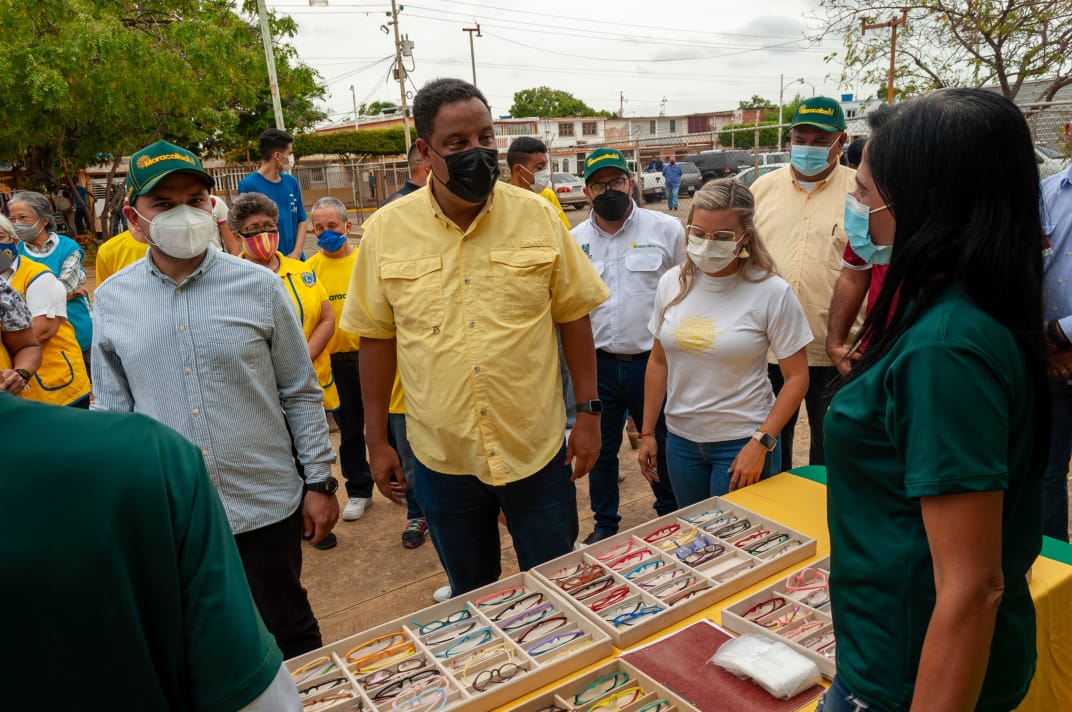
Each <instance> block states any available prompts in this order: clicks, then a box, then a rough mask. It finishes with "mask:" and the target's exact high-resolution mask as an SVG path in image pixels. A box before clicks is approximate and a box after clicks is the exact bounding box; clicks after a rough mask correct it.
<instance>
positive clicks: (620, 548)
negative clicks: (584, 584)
mask: <svg viewBox="0 0 1072 712" xmlns="http://www.w3.org/2000/svg"><path fill="white" fill-rule="evenodd" d="M636 546H637V544H636V542H634V541H633V540H632V539H629V540H628V541H624V542H622V543H621V544H618V545H617V546H614V547H612V548H610V549H608V550H607V551H604V552H603V553H602V554H595V555H594V556H595V558H596V561H602V562H603V563H606V562H608V561H610V560H611V559H616V558H618V557H619V556H621V555H622V554H628V553H629V552H631V551H632V550H633V549H635V548H636Z"/></svg>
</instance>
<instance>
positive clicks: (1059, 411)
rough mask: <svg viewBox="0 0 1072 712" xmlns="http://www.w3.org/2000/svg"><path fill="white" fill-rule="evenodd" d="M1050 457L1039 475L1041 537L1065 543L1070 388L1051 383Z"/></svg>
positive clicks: (1071, 440) (1071, 450) (1071, 448)
mask: <svg viewBox="0 0 1072 712" xmlns="http://www.w3.org/2000/svg"><path fill="white" fill-rule="evenodd" d="M1050 395H1051V398H1052V404H1053V410H1052V414H1051V420H1050V454H1049V457H1048V458H1047V462H1046V469H1045V471H1044V472H1043V475H1042V533H1043V534H1045V535H1046V536H1052V537H1053V538H1054V539H1060V540H1061V541H1068V460H1069V457H1070V456H1072V386H1069V385H1068V384H1067V383H1051V384H1050Z"/></svg>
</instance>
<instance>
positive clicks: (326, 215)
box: [305, 197, 372, 522]
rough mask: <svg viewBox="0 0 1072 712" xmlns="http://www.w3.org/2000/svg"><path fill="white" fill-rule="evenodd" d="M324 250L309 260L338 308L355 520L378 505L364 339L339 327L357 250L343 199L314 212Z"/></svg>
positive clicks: (340, 420)
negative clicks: (365, 396) (368, 434)
mask: <svg viewBox="0 0 1072 712" xmlns="http://www.w3.org/2000/svg"><path fill="white" fill-rule="evenodd" d="M309 215H310V220H311V221H312V223H313V232H314V233H316V235H317V239H316V244H317V247H319V248H320V250H319V251H318V252H317V253H316V254H314V255H313V256H312V257H310V258H309V259H308V260H306V261H305V264H306V266H307V267H309V268H310V269H312V270H313V272H315V273H316V276H317V278H318V279H319V280H320V283H321V284H322V285H324V287H325V288H326V289H327V292H328V301H330V302H331V307H332V309H333V310H334V311H335V334H334V335H333V336H332V337H331V342H330V343H329V344H328V352H329V353H330V354H331V372H332V374H334V376H335V388H336V390H337V391H338V393H339V408H338V410H336V411H335V413H334V415H335V424H336V425H338V426H339V467H340V469H341V470H342V476H343V477H344V478H345V480H346V497H347V502H346V506H345V507H344V508H343V510H342V518H343V519H344V520H346V521H349V522H352V521H355V520H358V519H360V518H361V517H362V516H363V515H364V514H365V509H366V508H367V507H368V506H369V505H371V504H372V473H371V472H370V471H369V465H368V459H367V458H366V457H365V411H364V409H363V408H362V406H361V383H360V380H359V378H358V372H357V363H358V347H359V345H360V344H359V341H360V340H359V339H358V337H357V335H356V334H351V333H349V332H347V331H343V330H342V329H340V328H339V319H340V317H341V316H342V309H343V305H344V304H345V303H346V290H347V288H348V287H349V286H350V277H351V275H352V274H353V271H354V260H355V259H357V249H356V248H354V247H353V246H352V245H351V244H350V243H349V242H348V241H347V239H346V236H347V234H349V232H350V228H351V223H350V220H349V218H348V217H347V215H346V206H345V205H343V204H342V201H340V200H338V199H337V198H331V197H326V198H321V199H320V200H318V201H316V202H315V203H313V208H312V211H311V212H310V213H309Z"/></svg>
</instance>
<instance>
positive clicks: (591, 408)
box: [577, 400, 603, 413]
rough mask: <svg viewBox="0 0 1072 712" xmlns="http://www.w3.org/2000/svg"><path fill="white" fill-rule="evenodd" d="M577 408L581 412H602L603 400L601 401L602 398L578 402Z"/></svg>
mask: <svg viewBox="0 0 1072 712" xmlns="http://www.w3.org/2000/svg"><path fill="white" fill-rule="evenodd" d="M577 410H578V411H579V412H581V413H602V412H603V401H601V400H590V401H588V402H586V403H578V404H577Z"/></svg>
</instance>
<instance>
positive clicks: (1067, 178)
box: [1057, 164, 1072, 190]
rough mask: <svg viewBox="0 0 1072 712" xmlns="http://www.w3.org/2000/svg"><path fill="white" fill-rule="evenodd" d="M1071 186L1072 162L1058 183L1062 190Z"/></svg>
mask: <svg viewBox="0 0 1072 712" xmlns="http://www.w3.org/2000/svg"><path fill="white" fill-rule="evenodd" d="M1069 186H1072V164H1069V166H1068V168H1066V169H1065V175H1064V177H1063V178H1061V180H1060V181H1059V182H1058V184H1057V187H1059V188H1060V189H1061V190H1064V189H1066V188H1068V187H1069Z"/></svg>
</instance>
